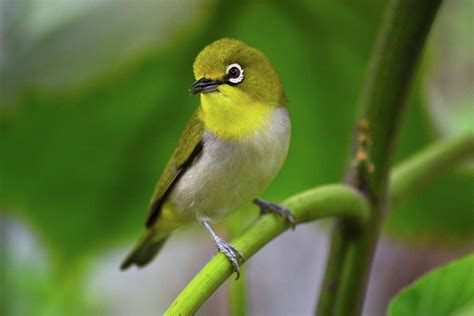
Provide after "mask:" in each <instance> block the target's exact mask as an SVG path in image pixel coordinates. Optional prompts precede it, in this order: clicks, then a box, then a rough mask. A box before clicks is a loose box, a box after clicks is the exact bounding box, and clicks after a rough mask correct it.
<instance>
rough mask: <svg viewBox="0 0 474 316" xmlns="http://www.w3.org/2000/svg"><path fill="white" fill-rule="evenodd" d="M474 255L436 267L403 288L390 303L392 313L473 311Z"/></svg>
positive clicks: (429, 314) (422, 315)
mask: <svg viewBox="0 0 474 316" xmlns="http://www.w3.org/2000/svg"><path fill="white" fill-rule="evenodd" d="M472 312H474V255H470V256H467V257H465V258H463V259H460V260H456V261H454V262H453V263H450V264H448V265H446V266H444V267H442V268H439V269H436V270H434V271H432V272H430V273H428V274H427V275H425V276H423V277H422V278H421V279H419V280H418V281H416V282H415V283H413V284H412V285H410V286H409V287H408V288H406V289H404V290H402V291H401V292H400V293H399V294H398V295H397V296H396V297H395V298H394V299H393V300H392V302H391V303H390V306H389V308H388V315H389V316H398V315H403V316H409V315H417V316H425V315H426V316H437V315H439V316H442V315H443V316H444V315H457V316H461V315H463V316H467V315H473V314H472Z"/></svg>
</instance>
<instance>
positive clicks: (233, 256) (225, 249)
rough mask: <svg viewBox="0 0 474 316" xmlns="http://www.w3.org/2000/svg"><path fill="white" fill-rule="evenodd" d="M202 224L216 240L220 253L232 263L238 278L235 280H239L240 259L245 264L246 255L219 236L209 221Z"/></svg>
mask: <svg viewBox="0 0 474 316" xmlns="http://www.w3.org/2000/svg"><path fill="white" fill-rule="evenodd" d="M202 224H203V225H204V227H206V229H207V230H208V232H209V233H210V234H211V236H212V239H214V243H215V244H216V246H217V250H219V252H222V253H223V254H224V255H225V256H226V257H227V258H228V259H229V260H230V262H231V263H232V267H233V268H234V271H235V273H237V278H235V279H236V280H237V279H238V278H239V277H240V264H239V259H240V260H241V261H242V262H243V261H244V260H245V257H244V255H243V254H242V253H241V252H240V250H239V249H237V248H235V247H234V246H232V245H231V244H229V243H228V242H226V241H225V240H224V239H222V238H220V237H219V236H217V235H216V233H215V232H214V230H213V229H212V227H211V225H210V224H209V222H208V221H206V220H203V221H202Z"/></svg>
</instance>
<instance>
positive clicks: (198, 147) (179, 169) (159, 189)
mask: <svg viewBox="0 0 474 316" xmlns="http://www.w3.org/2000/svg"><path fill="white" fill-rule="evenodd" d="M198 111H199V110H198ZM198 111H196V112H195V113H194V115H193V117H192V118H191V120H190V121H189V122H188V124H187V125H186V128H185V129H184V132H183V134H182V135H181V138H180V139H179V142H178V146H177V147H176V150H175V151H174V153H173V155H172V156H171V159H170V160H169V161H168V163H167V165H166V167H165V170H164V171H163V173H162V174H161V177H160V179H159V180H158V183H157V184H156V188H155V193H154V194H153V197H152V199H151V201H150V210H149V213H148V218H147V220H146V227H148V228H150V227H152V226H153V224H154V223H155V221H156V220H157V219H158V217H159V215H160V212H161V207H162V205H163V203H164V202H165V201H166V198H167V196H168V194H169V193H170V192H171V190H172V189H173V186H174V185H175V184H176V183H177V182H178V180H179V178H180V177H181V176H182V175H183V174H184V173H185V172H186V170H187V169H188V168H189V167H190V166H191V165H192V164H193V163H194V162H195V161H196V160H197V159H198V158H199V156H200V154H201V151H202V148H203V141H202V139H203V134H204V124H203V122H202V121H201V119H200V118H199V117H198Z"/></svg>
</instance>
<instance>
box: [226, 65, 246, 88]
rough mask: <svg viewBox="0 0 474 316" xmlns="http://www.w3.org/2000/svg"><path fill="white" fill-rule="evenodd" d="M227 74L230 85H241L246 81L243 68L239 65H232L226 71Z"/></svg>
mask: <svg viewBox="0 0 474 316" xmlns="http://www.w3.org/2000/svg"><path fill="white" fill-rule="evenodd" d="M225 72H226V73H227V76H228V79H227V80H229V82H230V83H235V84H237V83H241V82H242V80H244V70H243V69H242V67H241V66H240V65H239V64H237V63H234V64H230V65H229V66H228V67H227V70H226V71H225Z"/></svg>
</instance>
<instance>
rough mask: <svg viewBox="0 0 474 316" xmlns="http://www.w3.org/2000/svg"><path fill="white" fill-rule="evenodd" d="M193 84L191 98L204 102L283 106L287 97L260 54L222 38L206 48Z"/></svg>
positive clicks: (195, 63) (201, 54)
mask: <svg viewBox="0 0 474 316" xmlns="http://www.w3.org/2000/svg"><path fill="white" fill-rule="evenodd" d="M194 76H195V78H196V80H197V81H196V82H195V83H194V84H193V85H192V86H191V87H190V88H189V92H190V93H191V94H197V93H200V94H201V95H202V96H205V98H211V99H212V98H214V97H216V98H221V97H222V96H225V97H227V98H235V99H236V100H240V101H241V102H242V104H243V103H247V102H259V103H263V104H268V105H273V106H286V103H287V101H286V97H285V94H284V92H283V88H282V85H281V82H280V78H279V76H278V73H277V72H276V70H275V68H274V67H273V66H272V64H271V63H270V62H269V60H268V59H267V58H266V57H265V55H263V54H262V53H261V52H260V51H259V50H257V49H255V48H253V47H249V46H247V45H246V44H244V43H242V42H241V41H238V40H234V39H229V38H223V39H220V40H217V41H215V42H213V43H212V44H210V45H208V46H206V47H205V48H204V49H203V50H202V51H201V52H200V53H199V54H198V56H197V57H196V60H195V62H194Z"/></svg>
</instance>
